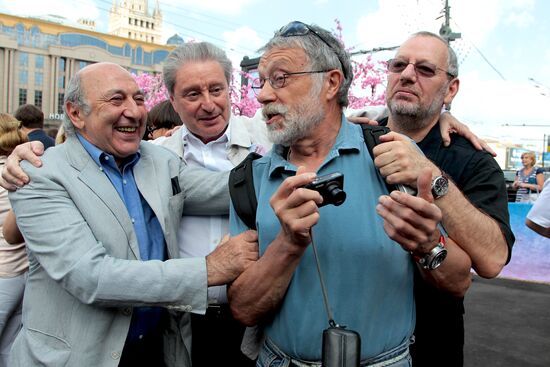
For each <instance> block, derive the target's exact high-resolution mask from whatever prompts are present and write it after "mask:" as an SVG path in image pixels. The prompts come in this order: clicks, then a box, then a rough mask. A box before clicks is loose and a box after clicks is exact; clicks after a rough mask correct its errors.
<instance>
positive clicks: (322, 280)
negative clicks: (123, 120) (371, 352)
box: [309, 228, 340, 327]
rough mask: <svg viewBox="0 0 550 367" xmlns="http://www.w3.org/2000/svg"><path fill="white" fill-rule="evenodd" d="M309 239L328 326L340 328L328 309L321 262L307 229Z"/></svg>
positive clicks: (310, 233)
mask: <svg viewBox="0 0 550 367" xmlns="http://www.w3.org/2000/svg"><path fill="white" fill-rule="evenodd" d="M309 237H310V238H311V248H312V249H313V257H314V258H315V265H316V266H317V274H319V282H320V283H321V292H323V303H324V304H325V310H326V312H327V318H328V324H329V325H330V326H331V327H340V325H338V324H337V323H336V321H334V315H333V314H332V310H331V308H330V303H329V300H328V292H327V287H326V286H325V281H324V279H323V272H322V271H321V262H320V261H319V255H318V254H317V246H315V241H313V231H312V230H311V228H310V229H309Z"/></svg>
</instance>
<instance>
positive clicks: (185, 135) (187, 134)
mask: <svg viewBox="0 0 550 367" xmlns="http://www.w3.org/2000/svg"><path fill="white" fill-rule="evenodd" d="M181 129H182V132H181V138H182V139H183V144H185V143H187V142H193V143H200V144H203V145H206V144H204V143H203V142H202V140H200V139H199V138H198V137H196V136H195V135H194V134H193V133H192V132H191V131H189V129H188V128H187V127H186V126H185V125H182V126H181ZM229 130H230V129H229V125H228V126H227V129H225V131H224V133H223V134H222V135H221V136H220V137H219V138H217V139H216V140H214V141H212V142H211V143H214V142H215V143H225V144H228V143H229V141H230V133H229Z"/></svg>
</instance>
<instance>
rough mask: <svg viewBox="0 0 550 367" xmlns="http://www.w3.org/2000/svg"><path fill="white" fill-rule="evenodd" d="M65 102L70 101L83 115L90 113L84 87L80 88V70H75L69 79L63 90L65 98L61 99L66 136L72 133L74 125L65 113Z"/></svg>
mask: <svg viewBox="0 0 550 367" xmlns="http://www.w3.org/2000/svg"><path fill="white" fill-rule="evenodd" d="M67 103H71V104H73V105H75V106H77V107H78V108H80V109H81V110H82V112H83V113H84V114H85V115H88V114H90V112H91V107H90V105H89V104H88V102H86V99H85V96H84V89H83V88H82V78H81V77H80V71H79V72H77V73H76V74H75V75H74V76H73V77H72V78H71V80H69V85H68V86H67V89H66V90H65V98H64V100H63V111H64V112H65V118H64V119H63V127H64V129H65V134H66V135H67V136H69V135H74V133H75V127H74V125H73V123H72V121H71V119H70V118H69V114H68V113H67Z"/></svg>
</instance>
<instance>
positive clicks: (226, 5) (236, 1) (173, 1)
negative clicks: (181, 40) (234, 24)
mask: <svg viewBox="0 0 550 367" xmlns="http://www.w3.org/2000/svg"><path fill="white" fill-rule="evenodd" d="M257 1H258V0H201V1H196V0H163V1H162V4H166V5H169V6H164V7H163V6H162V5H161V7H162V8H163V10H164V9H171V11H178V9H180V11H181V15H183V13H184V12H185V13H186V12H187V11H189V10H190V8H193V9H197V10H207V11H211V12H215V13H219V14H223V15H236V14H240V13H241V11H242V9H243V8H244V7H247V6H249V5H251V4H253V3H255V2H257ZM184 8H186V9H184Z"/></svg>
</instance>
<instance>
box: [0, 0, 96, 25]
mask: <svg viewBox="0 0 550 367" xmlns="http://www.w3.org/2000/svg"><path fill="white" fill-rule="evenodd" d="M0 9H2V11H3V12H6V13H9V14H14V15H20V16H43V15H48V14H53V15H60V16H62V17H65V18H67V19H69V20H72V21H77V20H78V19H79V18H86V19H93V20H97V18H98V17H99V9H98V7H97V5H96V4H95V1H93V0H79V1H78V3H75V1H74V0H49V1H43V0H25V1H13V0H0Z"/></svg>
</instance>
